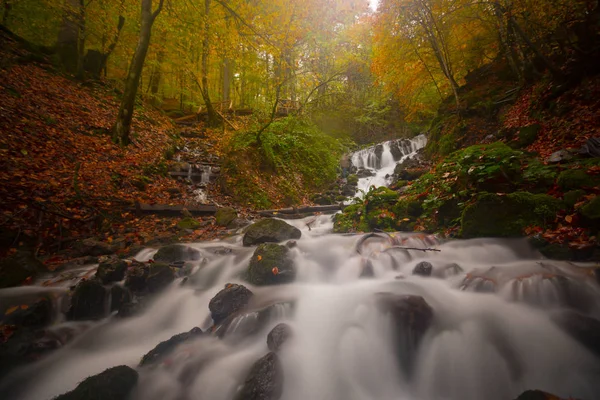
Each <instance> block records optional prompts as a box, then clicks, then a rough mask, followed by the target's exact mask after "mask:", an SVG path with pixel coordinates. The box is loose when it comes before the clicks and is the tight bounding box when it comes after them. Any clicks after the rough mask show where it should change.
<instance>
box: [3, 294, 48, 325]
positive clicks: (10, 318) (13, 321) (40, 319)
mask: <svg viewBox="0 0 600 400" xmlns="http://www.w3.org/2000/svg"><path fill="white" fill-rule="evenodd" d="M50 322H52V302H51V301H50V300H49V299H47V298H42V299H39V300H37V301H36V302H35V303H33V304H28V305H27V307H26V308H21V307H19V308H18V309H17V310H15V311H13V312H12V313H10V314H8V315H5V317H4V319H0V325H15V326H17V327H26V328H42V327H44V326H46V325H48V324H50Z"/></svg>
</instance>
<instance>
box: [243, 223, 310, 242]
mask: <svg viewBox="0 0 600 400" xmlns="http://www.w3.org/2000/svg"><path fill="white" fill-rule="evenodd" d="M301 236H302V232H301V231H300V229H298V228H296V227H294V226H292V225H290V224H288V223H286V222H284V221H281V220H279V219H271V218H267V219H263V220H261V221H258V222H256V223H255V224H252V225H250V226H249V227H248V229H247V230H246V233H245V234H244V238H243V239H242V242H243V244H244V246H253V245H256V244H261V243H279V242H283V241H284V240H289V239H300V237H301Z"/></svg>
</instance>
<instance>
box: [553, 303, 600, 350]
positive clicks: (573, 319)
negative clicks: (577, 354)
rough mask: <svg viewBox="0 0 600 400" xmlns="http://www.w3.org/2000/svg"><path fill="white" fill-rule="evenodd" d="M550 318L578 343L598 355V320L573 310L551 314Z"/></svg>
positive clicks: (599, 347)
mask: <svg viewBox="0 0 600 400" xmlns="http://www.w3.org/2000/svg"><path fill="white" fill-rule="evenodd" d="M552 320H553V321H554V323H556V324H557V325H558V326H560V328H561V329H563V330H564V331H565V332H567V333H568V334H569V335H571V336H572V337H573V338H575V339H576V340H577V341H578V342H579V343H581V344H582V345H584V346H585V347H587V348H588V349H589V350H590V351H591V352H593V353H594V354H596V355H597V356H600V320H597V319H595V318H591V317H588V316H585V315H583V314H580V313H578V312H575V311H563V312H560V313H556V314H553V315H552Z"/></svg>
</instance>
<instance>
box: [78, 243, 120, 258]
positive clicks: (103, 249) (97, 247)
mask: <svg viewBox="0 0 600 400" xmlns="http://www.w3.org/2000/svg"><path fill="white" fill-rule="evenodd" d="M116 250H117V249H116V247H115V246H112V245H110V244H108V243H104V242H101V241H99V240H94V239H84V240H82V241H80V242H76V243H75V245H74V246H73V252H74V253H75V254H76V255H78V256H80V257H83V256H105V255H107V254H113V253H114V252H115V251H116Z"/></svg>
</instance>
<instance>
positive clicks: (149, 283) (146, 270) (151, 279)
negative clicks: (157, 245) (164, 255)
mask: <svg viewBox="0 0 600 400" xmlns="http://www.w3.org/2000/svg"><path fill="white" fill-rule="evenodd" d="M174 280H175V272H174V271H173V270H172V269H171V267H169V265H167V264H163V263H150V264H143V263H137V262H136V263H134V266H133V268H131V269H130V270H129V272H128V273H127V278H126V280H125V287H126V288H128V289H129V290H131V291H132V292H133V293H135V294H144V293H148V292H149V293H156V292H158V291H160V290H162V289H164V288H166V287H167V286H169V284H170V283H171V282H173V281H174Z"/></svg>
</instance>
